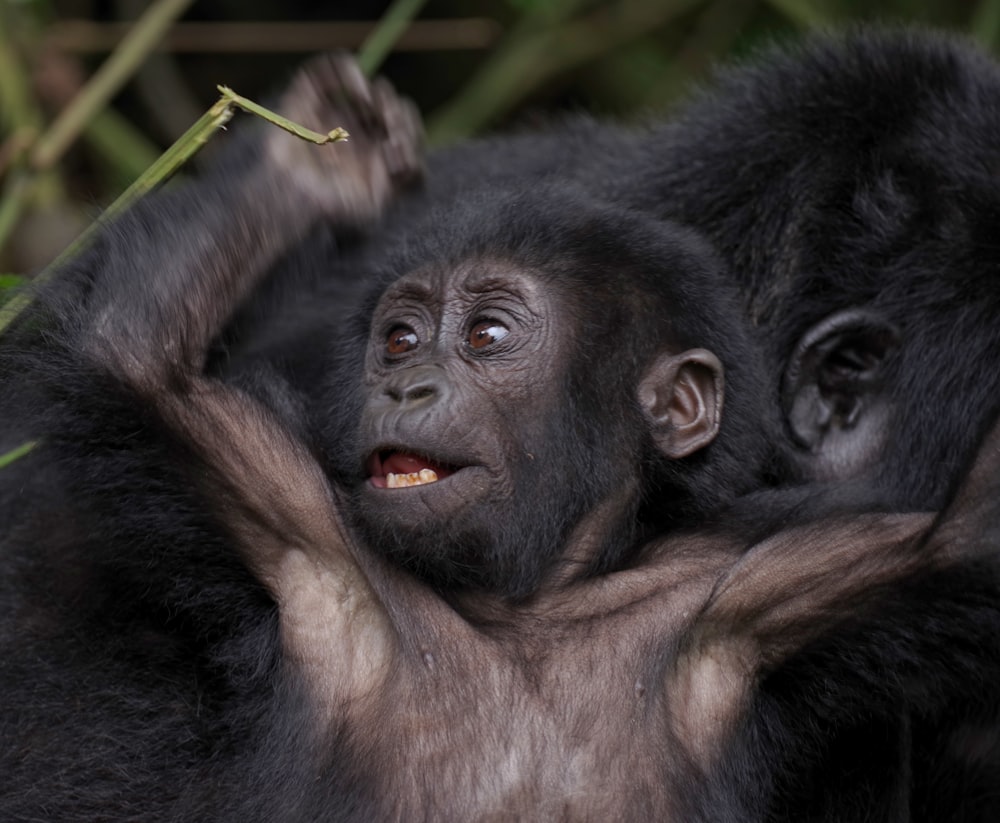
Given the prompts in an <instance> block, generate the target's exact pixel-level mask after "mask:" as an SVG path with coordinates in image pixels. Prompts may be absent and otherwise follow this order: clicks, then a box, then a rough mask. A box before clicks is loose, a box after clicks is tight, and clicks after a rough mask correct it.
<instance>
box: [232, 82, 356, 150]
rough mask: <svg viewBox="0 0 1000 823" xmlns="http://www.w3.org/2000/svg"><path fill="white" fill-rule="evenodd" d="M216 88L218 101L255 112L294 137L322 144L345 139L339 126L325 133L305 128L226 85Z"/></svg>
mask: <svg viewBox="0 0 1000 823" xmlns="http://www.w3.org/2000/svg"><path fill="white" fill-rule="evenodd" d="M217 88H218V89H219V93H220V94H221V95H222V98H221V99H220V101H219V102H220V103H222V102H225V103H226V104H227V105H230V106H238V107H239V108H241V109H243V111H245V112H249V113H250V114H255V115H257V117H262V118H264V119H265V120H266V121H267V122H268V123H271V124H272V125H275V126H277V127H278V128H279V129H284V130H285V131H287V132H289V133H291V134H294V135H295V136H296V137H301V138H302V139H303V140H308V141H309V142H310V143H315V144H316V145H318V146H322V145H324V144H325V143H336V142H339V141H341V140H346V139H347V132H346V131H345V130H344V129H342V128H340V127H337V128H335V129H331V130H330V131H328V132H327V133H326V134H320V133H319V132H318V131H313V130H312V129H307V128H306V127H305V126H300V125H299V124H298V123H296V122H294V121H292V120H289V119H288V118H287V117H282V116H281V115H280V114H278V113H277V112H274V111H271V110H270V109H265V108H264V107H263V106H262V105H260V104H259V103H254V101H253V100H250V99H248V98H246V97H243V96H242V95H239V94H237V93H236V92H234V91H233V90H232V89H231V88H229V87H228V86H218V87H217ZM217 105H218V104H217Z"/></svg>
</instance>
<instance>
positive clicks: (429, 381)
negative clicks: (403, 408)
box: [383, 366, 447, 405]
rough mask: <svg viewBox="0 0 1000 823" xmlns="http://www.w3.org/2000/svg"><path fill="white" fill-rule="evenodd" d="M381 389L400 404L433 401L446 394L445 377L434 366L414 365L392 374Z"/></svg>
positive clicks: (394, 401)
mask: <svg viewBox="0 0 1000 823" xmlns="http://www.w3.org/2000/svg"><path fill="white" fill-rule="evenodd" d="M383 391H384V395H385V396H386V397H388V398H389V399H390V400H391V401H392V402H393V403H398V404H400V405H408V404H420V403H424V402H433V401H435V400H437V399H439V398H441V397H444V396H445V395H446V394H447V378H446V377H445V376H444V374H443V373H442V371H441V369H440V368H438V367H436V366H416V367H413V368H410V369H406V370H405V371H401V372H398V373H397V374H395V375H393V376H392V378H391V379H390V380H389V381H388V382H387V383H386V385H385V388H384V390H383Z"/></svg>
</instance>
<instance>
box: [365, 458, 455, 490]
mask: <svg viewBox="0 0 1000 823" xmlns="http://www.w3.org/2000/svg"><path fill="white" fill-rule="evenodd" d="M455 471H457V469H456V468H455V467H452V466H446V465H443V464H441V463H435V462H433V461H431V460H429V459H428V458H426V457H421V456H420V455H416V454H412V453H410V452H402V451H395V450H385V451H378V452H375V453H374V454H372V456H371V457H369V458H368V477H369V479H370V480H371V484H372V485H373V486H374V487H375V488H377V489H405V488H409V487H411V486H427V485H429V484H431V483H437V482H438V480H444V478H446V477H448V475H450V474H453V473H454V472H455Z"/></svg>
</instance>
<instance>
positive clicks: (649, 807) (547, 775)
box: [355, 627, 689, 820]
mask: <svg viewBox="0 0 1000 823" xmlns="http://www.w3.org/2000/svg"><path fill="white" fill-rule="evenodd" d="M606 628H607V627H605V629H606ZM463 640H464V642H463V643H461V644H455V645H448V646H439V647H430V646H428V647H425V648H422V649H421V650H420V651H419V654H418V655H417V660H416V665H415V666H405V667H401V668H400V669H398V670H397V672H398V676H397V677H394V678H393V682H392V685H391V686H390V688H389V689H387V690H386V693H385V694H386V697H387V699H385V700H379V701H378V705H377V707H376V708H374V710H372V711H371V713H370V714H369V715H368V716H367V717H366V718H365V719H364V720H360V719H359V722H358V723H357V724H355V729H356V730H358V731H360V732H361V734H362V735H363V737H364V740H359V743H361V744H362V745H365V746H366V747H374V750H375V751H377V752H378V754H376V755H375V760H376V762H381V763H383V764H385V763H389V764H392V766H391V767H388V768H386V767H385V766H383V767H382V769H381V774H380V777H379V778H378V781H379V783H380V784H381V785H380V786H379V789H380V791H379V793H378V794H380V795H381V796H382V798H383V799H387V800H388V802H389V803H390V804H391V806H392V808H389V809H385V810H384V813H385V815H386V816H387V817H399V818H402V819H419V818H421V817H423V816H425V815H426V814H428V813H431V812H433V813H434V815H435V816H436V817H438V818H439V819H463V820H482V819H571V820H609V819H658V820H670V819H678V810H676V809H674V808H671V803H670V802H669V800H670V798H672V797H676V796H677V793H676V792H675V791H672V790H671V787H672V786H674V785H676V781H678V780H680V779H682V777H683V775H682V774H681V771H682V770H683V769H686V768H687V766H686V765H685V764H688V763H689V758H688V753H686V752H684V751H683V749H684V743H683V741H680V740H678V739H677V730H678V728H677V724H676V723H675V722H674V714H675V711H674V710H675V707H674V706H673V705H672V697H671V691H672V690H673V688H674V685H673V684H674V682H675V678H674V676H673V672H672V671H671V669H672V658H673V655H672V653H671V652H670V650H669V649H667V648H665V647H664V645H663V644H662V643H652V642H651V641H649V638H646V639H645V640H641V639H639V638H637V637H636V635H635V633H633V634H632V636H631V637H630V636H629V635H624V634H623V635H618V636H615V635H614V633H612V632H608V631H606V630H602V631H593V632H592V631H577V632H573V633H567V634H559V633H553V636H552V637H551V638H550V639H549V640H548V641H547V643H546V645H545V647H544V648H539V647H528V646H527V645H525V644H516V643H502V642H494V641H492V640H490V639H488V638H487V639H484V638H479V642H475V639H474V638H473V637H465V638H463Z"/></svg>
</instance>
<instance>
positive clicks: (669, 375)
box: [639, 349, 723, 460]
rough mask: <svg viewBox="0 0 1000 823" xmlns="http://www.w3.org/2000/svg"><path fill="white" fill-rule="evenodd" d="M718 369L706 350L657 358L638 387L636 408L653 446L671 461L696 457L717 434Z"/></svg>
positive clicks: (720, 381)
mask: <svg viewBox="0 0 1000 823" xmlns="http://www.w3.org/2000/svg"><path fill="white" fill-rule="evenodd" d="M722 389H723V379H722V363H720V362H719V358H718V357H716V356H715V355H714V354H712V352H710V351H708V350H706V349H689V350H688V351H685V352H681V353H680V354H665V355H662V356H661V357H659V358H658V359H657V360H656V362H655V363H653V365H652V366H651V367H650V369H649V371H647V372H646V375H645V376H644V377H643V378H642V380H641V381H640V382H639V404H640V405H641V406H642V411H643V413H644V414H645V416H646V420H647V421H649V424H650V427H651V432H652V435H653V440H654V442H655V443H656V445H657V447H658V448H659V449H660V451H661V452H663V454H665V455H666V456H667V457H669V458H671V459H672V460H679V459H680V458H682V457H686V456H687V455H689V454H691V453H693V452H696V451H698V449H701V448H704V447H705V446H707V445H708V444H709V443H711V442H712V441H713V440H714V439H715V436H716V435H717V434H718V433H719V421H720V419H721V417H722Z"/></svg>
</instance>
